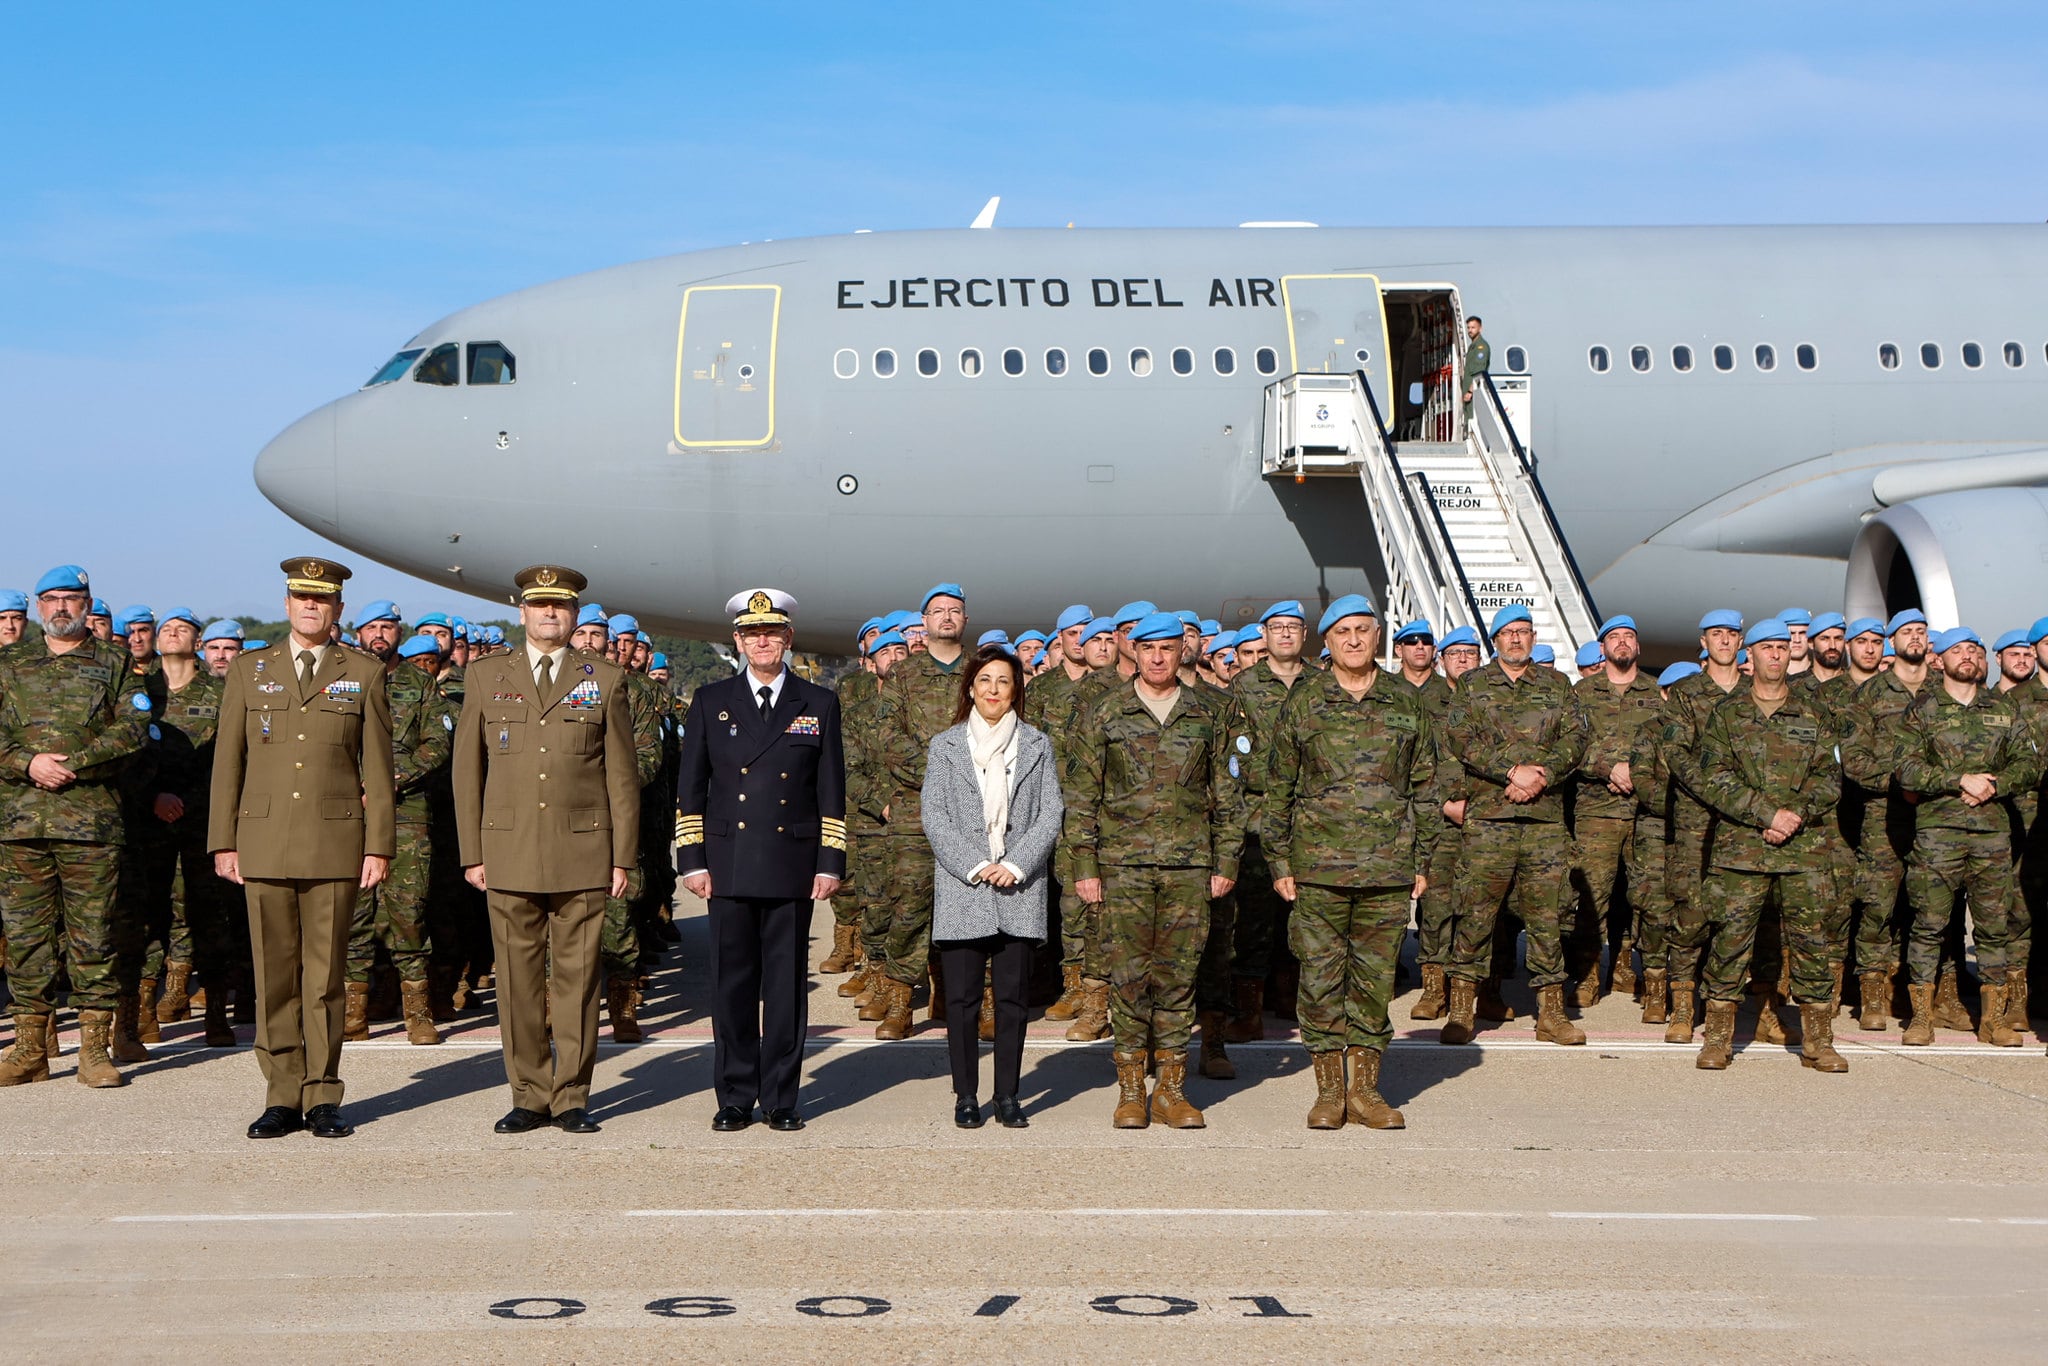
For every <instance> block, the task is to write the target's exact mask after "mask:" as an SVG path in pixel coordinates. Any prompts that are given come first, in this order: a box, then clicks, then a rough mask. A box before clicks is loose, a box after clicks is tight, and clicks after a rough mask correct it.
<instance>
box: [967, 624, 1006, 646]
mask: <svg viewBox="0 0 2048 1366" xmlns="http://www.w3.org/2000/svg"><path fill="white" fill-rule="evenodd" d="M1009 643H1010V633H1009V632H1008V631H1005V630H1002V629H1001V628H1000V627H999V628H997V629H996V630H993V631H983V632H982V633H981V634H980V635H979V636H976V637H975V640H974V648H975V649H977V650H979V649H980V648H981V647H982V646H984V645H1008V644H1009Z"/></svg>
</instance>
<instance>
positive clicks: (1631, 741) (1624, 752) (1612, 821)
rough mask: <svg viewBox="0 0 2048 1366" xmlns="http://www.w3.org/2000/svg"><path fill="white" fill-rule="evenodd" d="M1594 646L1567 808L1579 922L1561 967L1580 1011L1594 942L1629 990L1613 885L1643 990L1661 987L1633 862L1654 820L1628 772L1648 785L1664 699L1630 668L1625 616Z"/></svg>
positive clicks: (1644, 885) (1654, 924)
mask: <svg viewBox="0 0 2048 1366" xmlns="http://www.w3.org/2000/svg"><path fill="white" fill-rule="evenodd" d="M1599 640H1600V650H1601V654H1602V655H1603V656H1604V658H1605V660H1606V663H1605V665H1604V666H1603V667H1602V669H1601V671H1600V672H1599V673H1596V674H1593V675H1592V676H1591V677H1589V678H1585V679H1582V680H1581V681H1580V683H1579V685H1578V689H1577V695H1578V698H1579V701H1580V703H1581V704H1583V705H1584V707H1585V709H1586V724H1587V725H1588V727H1589V728H1590V729H1589V731H1588V734H1587V737H1586V757H1585V759H1584V760H1583V761H1582V762H1581V764H1580V766H1579V771H1578V774H1577V787H1576V790H1575V793H1574V802H1573V808H1572V844H1573V848H1574V851H1575V853H1576V855H1577V858H1576V861H1575V865H1574V867H1573V870H1572V872H1573V877H1574V880H1575V882H1576V883H1577V887H1576V891H1577V893H1578V896H1577V898H1576V900H1577V906H1578V912H1579V915H1578V926H1577V929H1576V930H1575V931H1574V933H1573V934H1572V937H1571V940H1570V945H1569V952H1568V954H1567V961H1566V964H1565V970H1566V972H1567V973H1568V974H1570V975H1571V976H1572V977H1573V978H1574V979H1575V980H1576V981H1577V983H1578V991H1577V999H1578V1003H1579V1005H1581V1006H1590V1005H1593V1004H1595V1003H1596V1002H1597V1001H1598V1000H1599V999H1600V945H1601V940H1602V939H1603V938H1606V939H1607V940H1608V942H1609V944H1610V945H1611V947H1612V950H1613V956H1612V962H1613V975H1612V978H1611V979H1610V983H1609V989H1610V990H1612V991H1613V992H1615V993H1616V994H1617V995H1619V994H1620V993H1622V992H1629V993H1630V994H1633V993H1634V991H1635V971H1634V967H1633V964H1631V963H1630V961H1629V957H1630V954H1631V951H1632V949H1633V944H1632V942H1631V941H1632V940H1633V939H1634V938H1635V936H1632V935H1631V934H1630V929H1631V926H1630V924H1629V917H1628V916H1626V915H1624V916H1623V917H1621V919H1620V920H1619V922H1618V923H1615V922H1613V921H1612V911H1613V906H1614V901H1615V895H1614V894H1615V888H1616V886H1617V885H1620V884H1622V881H1623V879H1624V878H1625V879H1626V886H1627V888H1628V899H1629V903H1630V905H1631V906H1632V907H1633V909H1634V912H1635V919H1636V921H1637V922H1638V925H1639V926H1640V929H1639V930H1638V933H1639V934H1640V935H1641V936H1642V939H1643V966H1644V969H1645V971H1646V972H1648V971H1654V972H1655V973H1656V976H1655V977H1654V978H1651V979H1649V985H1646V987H1645V991H1646V992H1648V993H1651V994H1655V993H1656V992H1661V991H1663V990H1664V934H1663V914H1662V908H1661V907H1657V906H1656V905H1655V904H1654V903H1655V900H1656V892H1657V889H1656V885H1655V882H1654V881H1653V880H1652V879H1650V878H1646V877H1645V876H1643V867H1644V864H1643V860H1642V859H1640V858H1638V857H1637V856H1636V830H1637V827H1638V825H1642V826H1645V827H1647V826H1648V825H1649V824H1650V823H1651V821H1652V820H1653V819H1654V816H1655V814H1656V813H1655V812H1654V811H1653V810H1652V809H1651V808H1650V807H1649V806H1648V804H1647V803H1645V802H1644V801H1643V799H1642V797H1641V796H1640V795H1639V794H1638V791H1637V770H1638V769H1639V768H1640V769H1641V770H1643V773H1642V777H1643V780H1644V781H1643V786H1644V787H1645V788H1648V787H1649V786H1650V783H1649V781H1648V780H1649V778H1650V770H1651V769H1653V768H1654V766H1655V765H1654V760H1652V758H1651V751H1652V749H1653V747H1654V746H1655V744H1656V736H1657V732H1658V729H1659V726H1660V715H1659V713H1660V712H1661V710H1662V708H1663V705H1664V699H1663V695H1662V694H1661V693H1659V692H1658V691H1657V685H1656V683H1655V682H1653V681H1652V680H1651V679H1649V678H1648V677H1646V676H1644V675H1643V674H1642V673H1640V672H1639V671H1638V670H1637V668H1636V661H1637V659H1638V658H1639V657H1640V654H1641V650H1640V647H1639V646H1638V645H1637V642H1636V623H1635V619H1634V618H1633V617H1627V616H1617V617H1609V618H1608V619H1607V620H1606V621H1604V622H1602V623H1601V624H1600V635H1599ZM1643 847H1644V850H1645V852H1647V851H1648V850H1650V849H1652V848H1655V847H1656V846H1655V844H1654V842H1653V841H1648V840H1646V841H1645V843H1644V846H1643ZM1660 852H1661V851H1660ZM1652 965H1654V967H1653V966H1652Z"/></svg>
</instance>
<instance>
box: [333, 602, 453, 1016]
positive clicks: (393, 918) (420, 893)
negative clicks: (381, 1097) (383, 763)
mask: <svg viewBox="0 0 2048 1366" xmlns="http://www.w3.org/2000/svg"><path fill="white" fill-rule="evenodd" d="M380 642H381V637H380ZM371 653H373V654H376V655H377V656H378V658H379V659H381V660H383V662H384V666H385V669H386V673H385V683H384V690H385V696H386V697H387V698H388V699H389V700H390V704H391V774H392V783H393V787H394V790H395V793H396V796H397V805H396V807H395V808H394V810H395V815H396V830H397V844H396V846H395V851H394V853H393V855H392V858H391V869H390V871H389V872H388V873H386V874H385V876H384V880H383V881H382V882H380V883H379V884H377V886H375V887H373V888H370V889H369V890H367V891H358V892H357V893H356V904H355V912H354V914H353V916H352V917H351V918H350V921H349V935H348V974H347V979H346V986H345V987H344V992H345V996H344V999H343V1011H342V1035H341V1036H342V1038H344V1039H357V1040H361V1039H367V1038H369V1037H370V1020H369V1003H370V969H371V967H372V966H373V965H374V964H375V961H376V956H377V946H378V945H379V944H382V945H383V946H384V951H385V952H386V953H388V954H389V955H390V956H391V966H392V967H393V968H394V969H395V970H396V971H397V973H398V991H399V1001H400V1010H401V1012H402V1014H403V1016H404V1019H405V1040H406V1042H407V1043H410V1044H419V1045H429V1044H437V1043H439V1042H441V1031H440V1030H439V1029H437V1028H435V1026H434V1012H433V1005H432V1002H431V1000H430V999H429V992H428V989H427V969H428V964H429V961H430V958H431V955H432V953H433V945H432V941H431V939H430V938H429V934H428V928H427V889H428V877H429V870H430V869H431V868H432V866H433V828H432V815H431V813H430V811H429V810H428V804H427V794H428V791H429V789H430V788H431V787H432V786H433V784H434V781H435V780H436V779H437V778H441V777H445V776H446V774H447V771H448V763H449V759H450V757H451V754H452V749H451V740H452V738H453V732H454V729H455V715H456V714H455V712H454V711H453V710H452V709H451V708H450V707H449V706H448V704H447V702H446V701H444V700H443V699H442V697H441V689H440V687H439V685H438V684H436V683H435V682H434V678H433V675H432V674H431V673H430V672H428V670H429V669H431V668H433V667H434V666H435V665H437V664H438V663H439V662H440V655H439V652H438V651H437V650H435V648H434V647H433V644H432V642H431V641H427V640H422V641H420V643H418V644H416V645H415V644H414V643H412V642H411V641H408V642H406V643H405V644H403V645H399V646H396V647H395V648H393V649H392V650H391V651H390V653H389V657H388V658H386V657H385V655H384V654H383V653H381V652H379V651H376V650H373V651H372V652H371ZM421 662H424V666H425V667H421Z"/></svg>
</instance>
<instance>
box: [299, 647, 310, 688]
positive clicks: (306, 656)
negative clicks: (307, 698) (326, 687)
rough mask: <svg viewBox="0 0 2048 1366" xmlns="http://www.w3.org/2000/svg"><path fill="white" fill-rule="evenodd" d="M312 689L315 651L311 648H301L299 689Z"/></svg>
mask: <svg viewBox="0 0 2048 1366" xmlns="http://www.w3.org/2000/svg"><path fill="white" fill-rule="evenodd" d="M312 690H313V652H312V651H311V650H301V651H299V691H300V692H302V693H304V692H311V691H312Z"/></svg>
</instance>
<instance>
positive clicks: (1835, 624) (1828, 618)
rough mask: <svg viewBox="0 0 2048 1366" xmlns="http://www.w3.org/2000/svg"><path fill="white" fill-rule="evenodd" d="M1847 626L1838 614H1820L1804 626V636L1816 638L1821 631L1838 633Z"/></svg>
mask: <svg viewBox="0 0 2048 1366" xmlns="http://www.w3.org/2000/svg"><path fill="white" fill-rule="evenodd" d="M1848 624H1849V623H1848V622H1847V621H1846V620H1844V619H1843V616H1842V614H1841V613H1840V612H1822V613H1821V614H1820V615H1819V616H1817V617H1815V618H1814V619H1813V620H1812V621H1810V622H1808V623H1807V624H1806V634H1807V635H1808V636H1817V635H1819V634H1821V633H1822V632H1823V631H1839V630H1841V629H1842V628H1844V627H1846V626H1847V625H1848Z"/></svg>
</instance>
